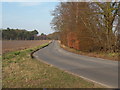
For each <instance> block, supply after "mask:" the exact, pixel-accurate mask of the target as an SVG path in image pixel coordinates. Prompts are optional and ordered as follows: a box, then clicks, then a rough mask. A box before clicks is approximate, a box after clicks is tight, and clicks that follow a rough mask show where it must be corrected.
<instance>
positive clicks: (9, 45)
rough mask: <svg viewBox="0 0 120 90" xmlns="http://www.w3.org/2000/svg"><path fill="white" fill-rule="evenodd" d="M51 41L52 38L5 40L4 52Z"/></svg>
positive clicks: (3, 44) (3, 43) (3, 42)
mask: <svg viewBox="0 0 120 90" xmlns="http://www.w3.org/2000/svg"><path fill="white" fill-rule="evenodd" d="M49 41H50V40H3V41H2V53H6V52H10V51H17V50H21V49H27V48H31V47H35V46H39V45H41V44H45V43H48V42H49Z"/></svg>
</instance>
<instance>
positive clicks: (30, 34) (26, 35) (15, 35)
mask: <svg viewBox="0 0 120 90" xmlns="http://www.w3.org/2000/svg"><path fill="white" fill-rule="evenodd" d="M37 34H38V31H37V30H33V31H27V30H20V29H10V28H7V29H3V30H2V39H3V40H34V39H35V37H36V36H37Z"/></svg>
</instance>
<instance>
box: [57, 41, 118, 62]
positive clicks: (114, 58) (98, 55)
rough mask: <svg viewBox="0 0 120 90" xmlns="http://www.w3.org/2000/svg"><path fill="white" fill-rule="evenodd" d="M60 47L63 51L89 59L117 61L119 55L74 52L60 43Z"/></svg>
mask: <svg viewBox="0 0 120 90" xmlns="http://www.w3.org/2000/svg"><path fill="white" fill-rule="evenodd" d="M59 43H60V42H59ZM60 47H61V48H63V49H64V50H67V51H69V52H73V53H76V54H80V55H86V56H90V57H96V58H103V59H109V60H114V61H119V53H106V52H82V51H79V50H76V49H74V48H69V47H67V46H65V45H62V44H61V43H60Z"/></svg>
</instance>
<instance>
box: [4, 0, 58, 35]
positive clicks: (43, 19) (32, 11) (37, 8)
mask: <svg viewBox="0 0 120 90" xmlns="http://www.w3.org/2000/svg"><path fill="white" fill-rule="evenodd" d="M58 3H59V2H2V28H7V27H9V28H14V29H17V28H18V29H26V30H30V31H31V30H37V31H38V32H39V34H41V33H45V34H49V33H52V32H54V30H53V29H51V25H50V22H51V20H52V18H53V16H52V15H51V13H52V11H53V10H54V9H55V7H56V6H57V5H58Z"/></svg>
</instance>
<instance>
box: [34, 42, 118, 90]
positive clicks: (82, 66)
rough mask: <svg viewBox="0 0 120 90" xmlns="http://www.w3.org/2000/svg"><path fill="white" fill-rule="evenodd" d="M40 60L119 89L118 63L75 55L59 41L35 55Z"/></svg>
mask: <svg viewBox="0 0 120 90" xmlns="http://www.w3.org/2000/svg"><path fill="white" fill-rule="evenodd" d="M34 56H35V57H36V58H38V59H42V60H43V61H44V62H47V63H49V64H52V65H54V66H56V67H58V68H60V69H63V70H66V71H69V72H71V73H74V74H76V75H78V76H81V77H83V78H85V79H89V80H91V81H94V82H97V83H99V84H102V85H104V86H107V87H112V88H117V87H118V62H117V61H110V60H105V59H100V58H94V57H88V56H83V55H78V54H74V53H71V52H68V51H65V50H64V49H62V48H60V45H59V43H58V42H57V41H53V42H52V43H51V44H50V45H49V46H47V47H45V48H43V49H40V50H39V51H37V52H35V53H34Z"/></svg>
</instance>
